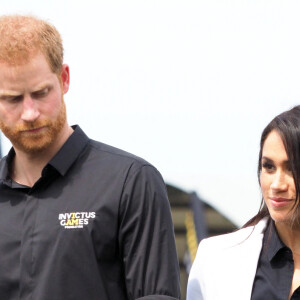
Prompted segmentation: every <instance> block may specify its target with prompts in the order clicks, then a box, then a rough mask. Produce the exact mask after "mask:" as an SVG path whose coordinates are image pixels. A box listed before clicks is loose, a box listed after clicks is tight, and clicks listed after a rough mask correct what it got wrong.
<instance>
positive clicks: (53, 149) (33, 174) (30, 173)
mask: <svg viewBox="0 0 300 300" xmlns="http://www.w3.org/2000/svg"><path fill="white" fill-rule="evenodd" d="M72 132H73V129H72V128H71V127H69V126H68V127H67V128H66V129H65V130H64V132H62V134H61V135H60V137H59V138H58V139H57V140H56V141H55V143H53V144H52V145H51V146H49V147H48V148H47V149H45V150H43V151H40V152H38V153H26V152H24V151H21V150H18V149H17V148H14V149H15V152H16V155H15V158H14V160H13V162H12V166H11V174H10V176H11V178H12V179H13V180H14V181H16V182H18V183H20V184H22V185H26V186H29V187H32V186H33V185H34V184H35V183H36V182H37V181H38V179H39V178H40V177H41V174H42V170H43V168H44V167H45V166H46V165H47V163H48V162H49V161H50V160H51V159H52V158H53V157H54V155H55V154H56V153H57V152H58V151H59V149H60V148H61V147H62V146H63V144H64V143H65V142H66V140H67V139H68V137H69V136H70V135H71V134H72Z"/></svg>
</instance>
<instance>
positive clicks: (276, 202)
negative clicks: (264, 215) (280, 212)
mask: <svg viewBox="0 0 300 300" xmlns="http://www.w3.org/2000/svg"><path fill="white" fill-rule="evenodd" d="M270 200H271V203H272V205H273V206H275V207H283V206H286V205H288V204H289V203H290V202H292V201H293V199H288V198H282V197H270Z"/></svg>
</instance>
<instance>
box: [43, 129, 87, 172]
mask: <svg viewBox="0 0 300 300" xmlns="http://www.w3.org/2000/svg"><path fill="white" fill-rule="evenodd" d="M72 128H73V129H74V131H73V133H72V134H71V135H70V137H69V138H68V139H67V141H66V142H65V143H64V145H63V146H62V147H61V148H60V150H59V151H58V152H57V153H56V155H55V156H54V157H53V158H52V159H51V160H50V162H49V163H48V164H47V165H50V166H52V167H53V168H55V169H56V170H57V171H58V172H59V173H60V174H61V175H62V176H64V175H65V174H66V173H67V171H68V170H69V168H70V167H71V166H72V164H73V163H74V162H75V161H76V159H77V157H78V156H79V155H80V153H81V152H82V151H83V149H84V148H85V147H86V145H87V143H88V141H89V138H88V137H87V135H86V134H85V133H84V132H83V131H82V129H81V128H80V127H79V126H78V125H75V126H72ZM46 167H47V166H46ZM46 167H45V168H46Z"/></svg>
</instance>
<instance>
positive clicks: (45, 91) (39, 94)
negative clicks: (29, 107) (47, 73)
mask: <svg viewBox="0 0 300 300" xmlns="http://www.w3.org/2000/svg"><path fill="white" fill-rule="evenodd" d="M48 93H49V88H45V89H42V90H40V91H36V92H34V93H32V95H33V97H35V98H40V97H44V96H46V95H47V94H48Z"/></svg>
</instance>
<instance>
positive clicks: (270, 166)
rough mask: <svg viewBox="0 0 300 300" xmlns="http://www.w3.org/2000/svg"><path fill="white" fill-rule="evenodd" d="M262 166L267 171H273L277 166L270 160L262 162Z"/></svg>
mask: <svg viewBox="0 0 300 300" xmlns="http://www.w3.org/2000/svg"><path fill="white" fill-rule="evenodd" d="M262 167H263V168H264V169H265V170H266V171H273V170H275V166H274V165H273V164H271V163H269V162H264V163H263V164H262Z"/></svg>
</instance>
